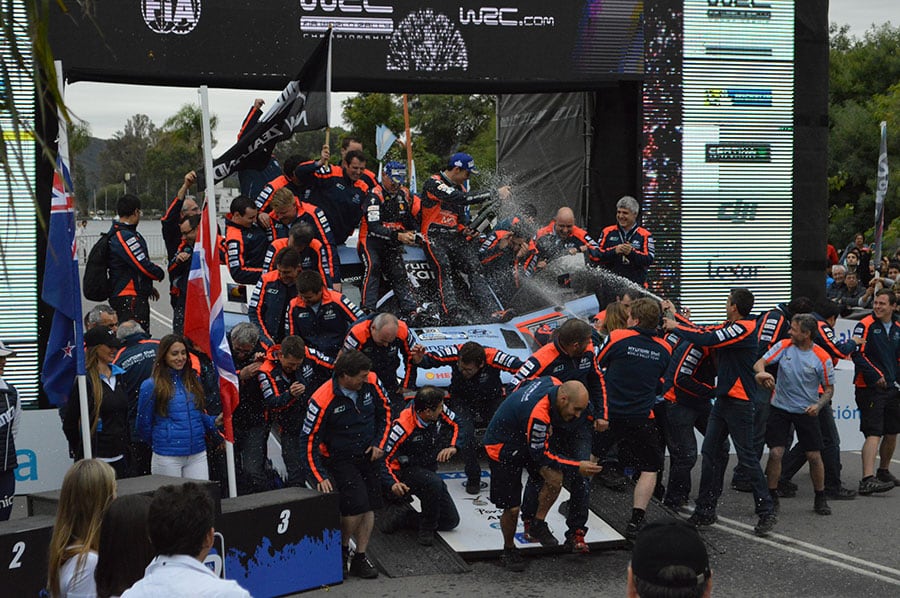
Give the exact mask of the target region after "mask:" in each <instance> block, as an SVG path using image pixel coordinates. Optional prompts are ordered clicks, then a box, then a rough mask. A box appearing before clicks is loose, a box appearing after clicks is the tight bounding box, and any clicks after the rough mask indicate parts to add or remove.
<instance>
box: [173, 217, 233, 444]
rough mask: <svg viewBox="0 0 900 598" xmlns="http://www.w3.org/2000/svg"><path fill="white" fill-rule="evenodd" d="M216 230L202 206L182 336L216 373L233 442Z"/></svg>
mask: <svg viewBox="0 0 900 598" xmlns="http://www.w3.org/2000/svg"><path fill="white" fill-rule="evenodd" d="M217 232H218V229H217V228H216V222H215V218H214V216H213V215H211V214H210V213H209V206H208V204H207V206H206V207H204V208H203V219H202V220H201V223H200V234H199V235H197V241H196V243H195V244H194V253H193V256H192V257H191V271H190V274H189V275H188V286H187V297H186V299H185V315H184V335H185V336H186V337H188V338H189V339H191V340H192V341H193V342H194V344H195V345H196V346H197V348H199V349H200V350H201V351H204V352H205V353H206V354H207V355H209V356H210V357H211V358H212V361H213V364H215V366H216V370H218V374H219V394H220V396H221V398H222V416H223V419H224V424H225V439H226V440H228V441H229V442H232V443H233V442H234V428H233V427H232V421H231V418H232V414H233V413H234V410H235V409H236V408H237V406H238V402H239V401H240V399H239V395H238V377H237V373H236V372H235V369H234V360H232V358H231V349H230V348H229V347H228V338H227V335H226V334H225V318H224V317H223V308H224V306H225V292H224V289H223V288H222V277H221V274H220V271H219V262H220V260H219V250H218V247H217V244H216V238H217V236H218V235H217Z"/></svg>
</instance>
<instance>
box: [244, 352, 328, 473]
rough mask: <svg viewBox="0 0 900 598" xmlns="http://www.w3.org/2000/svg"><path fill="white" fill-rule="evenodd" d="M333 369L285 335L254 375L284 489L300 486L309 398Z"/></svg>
mask: <svg viewBox="0 0 900 598" xmlns="http://www.w3.org/2000/svg"><path fill="white" fill-rule="evenodd" d="M333 367H334V362H333V360H332V359H331V358H329V357H327V356H325V355H323V354H322V353H319V352H318V351H316V350H315V349H310V348H309V347H307V346H306V344H305V343H304V342H303V339H302V338H300V337H299V336H290V335H289V336H286V337H284V340H282V341H281V345H275V346H273V347H272V348H271V349H270V350H269V354H268V355H267V357H266V361H265V362H264V363H263V364H262V366H261V367H260V368H259V372H258V373H257V380H258V382H259V388H260V392H261V393H262V397H263V401H264V402H265V405H266V409H267V415H266V419H267V420H268V422H269V424H270V425H272V426H274V427H276V428H277V429H278V430H279V438H280V439H281V457H282V459H284V465H285V467H286V468H287V480H285V485H287V486H298V487H300V486H303V477H304V476H303V462H302V447H301V446H300V429H301V426H302V425H303V418H304V416H305V415H306V408H307V406H308V404H309V397H310V395H312V393H313V392H314V391H315V390H316V389H317V388H319V387H320V386H321V385H322V384H323V383H325V382H326V381H327V380H328V379H329V378H331V370H332V368H333Z"/></svg>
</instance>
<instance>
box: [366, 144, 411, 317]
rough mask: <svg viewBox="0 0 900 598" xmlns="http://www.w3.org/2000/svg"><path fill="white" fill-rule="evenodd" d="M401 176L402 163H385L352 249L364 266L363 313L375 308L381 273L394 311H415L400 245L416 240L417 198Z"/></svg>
mask: <svg viewBox="0 0 900 598" xmlns="http://www.w3.org/2000/svg"><path fill="white" fill-rule="evenodd" d="M405 178H406V166H404V165H403V164H401V163H400V162H394V161H391V162H388V163H387V164H385V165H384V170H383V172H382V182H381V185H382V186H381V187H378V186H375V187H374V188H373V189H372V190H371V191H370V192H369V196H368V203H367V204H366V210H365V217H364V218H363V220H362V225H361V226H360V234H359V245H357V248H356V249H357V251H358V252H359V258H360V259H361V260H362V263H363V265H364V266H365V274H364V276H363V285H362V298H361V301H360V303H361V304H362V308H363V310H364V311H366V312H374V311H376V305H377V303H378V298H379V295H380V294H381V293H379V287H380V285H381V277H382V273H384V274H385V275H387V278H388V280H389V281H390V283H391V288H393V289H394V295H395V296H396V297H397V301H398V303H399V310H400V311H399V312H397V313H399V314H400V315H407V314H412V313H414V312H415V310H416V300H415V297H413V292H412V285H410V283H409V278H408V277H407V275H406V268H405V266H404V264H403V245H412V244H413V243H415V241H416V231H417V230H418V229H419V223H418V220H417V215H418V212H419V198H418V197H415V196H414V195H413V194H412V193H410V192H409V189H407V188H406V187H404V186H403V185H402V183H403V182H404V179H405Z"/></svg>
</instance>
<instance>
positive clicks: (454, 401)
mask: <svg viewBox="0 0 900 598" xmlns="http://www.w3.org/2000/svg"><path fill="white" fill-rule="evenodd" d="M446 365H449V366H451V367H452V368H453V373H452V374H451V376H450V388H449V391H450V398H449V404H448V407H449V408H450V410H451V411H453V413H455V414H456V421H457V423H458V424H459V428H460V431H461V433H462V438H461V439H460V441H459V442H458V445H457V446H458V449H459V452H460V456H461V457H462V459H463V462H464V463H465V471H466V492H467V493H468V494H478V493H479V492H481V488H482V482H481V465H480V464H479V463H478V451H477V449H478V441H477V438H476V435H475V428H476V423H477V424H478V427H485V426H486V425H487V423H488V422H489V421H491V418H492V417H493V416H494V412H495V411H496V410H497V407H498V406H499V405H500V402H501V401H503V398H504V397H505V396H506V390H505V388H504V386H503V383H502V382H501V381H500V374H501V372H508V373H511V374H512V373H515V372H517V371H519V369H520V368H521V367H522V360H521V359H519V358H518V357H516V356H515V355H510V354H508V353H504V352H503V351H500V350H499V349H494V348H493V347H483V346H481V345H479V344H478V343H476V342H474V341H469V342H467V343H465V344H462V345H449V346H446V347H438V348H436V349H434V350H433V351H428V352H426V353H425V355H424V357H423V359H422V361H421V362H419V364H418V367H420V368H424V369H430V368H434V367H440V366H446Z"/></svg>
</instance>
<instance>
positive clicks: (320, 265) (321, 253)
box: [262, 222, 334, 288]
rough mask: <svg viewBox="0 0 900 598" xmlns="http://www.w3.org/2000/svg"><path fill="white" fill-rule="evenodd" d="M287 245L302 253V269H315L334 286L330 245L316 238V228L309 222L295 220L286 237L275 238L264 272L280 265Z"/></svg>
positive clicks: (329, 285) (266, 259)
mask: <svg viewBox="0 0 900 598" xmlns="http://www.w3.org/2000/svg"><path fill="white" fill-rule="evenodd" d="M287 247H293V248H294V249H296V250H297V251H298V252H299V253H300V271H301V272H304V271H307V270H314V271H316V272H318V273H319V274H320V275H321V276H322V280H324V281H325V286H326V287H328V288H331V287H333V286H334V280H332V276H331V272H332V270H333V266H332V264H331V252H330V251H329V249H328V247H327V246H326V245H324V244H323V243H322V242H321V241H319V240H318V239H316V233H315V230H313V227H311V226H310V225H309V223H308V222H295V223H294V224H292V225H291V231H290V233H289V234H288V237H287V238H286V239H275V240H274V241H272V243H271V244H270V245H269V246H268V248H266V255H265V256H264V257H263V267H262V271H263V274H266V273H267V272H271V271H272V270H275V269H276V268H277V267H278V259H279V257H280V254H281V251H282V250H284V249H285V248H287Z"/></svg>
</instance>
